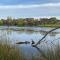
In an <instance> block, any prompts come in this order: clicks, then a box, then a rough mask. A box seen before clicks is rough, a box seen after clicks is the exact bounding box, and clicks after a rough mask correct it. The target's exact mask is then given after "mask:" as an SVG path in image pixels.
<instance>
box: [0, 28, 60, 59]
mask: <svg viewBox="0 0 60 60" xmlns="http://www.w3.org/2000/svg"><path fill="white" fill-rule="evenodd" d="M6 28H7V29H6ZM51 29H53V28H44V27H43V28H42V27H41V28H40V27H9V28H8V27H0V41H1V42H2V41H4V42H5V41H6V40H7V41H6V43H8V42H10V44H15V43H16V42H20V41H21V42H24V41H29V42H31V41H32V40H34V41H35V43H37V42H38V41H39V40H40V39H41V38H42V37H43V36H44V35H45V34H46V33H47V32H48V31H49V30H51ZM58 38H59V39H60V29H57V30H55V31H53V32H51V33H50V34H48V35H47V36H46V38H45V39H44V41H43V42H42V43H41V44H40V45H39V47H40V48H41V49H43V48H46V46H50V45H52V41H54V42H53V44H56V43H57V42H58V40H59V39H58ZM15 45H16V44H15ZM16 46H17V47H19V48H20V49H22V51H23V52H24V54H25V56H28V58H27V60H29V59H31V58H32V56H31V55H36V52H37V54H38V51H37V50H36V49H35V48H33V47H31V45H16ZM42 46H43V47H42ZM28 54H29V55H28Z"/></svg>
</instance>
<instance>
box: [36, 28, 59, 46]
mask: <svg viewBox="0 0 60 60" xmlns="http://www.w3.org/2000/svg"><path fill="white" fill-rule="evenodd" d="M59 28H60V27H57V28H54V29H52V30H50V31H49V32H47V33H46V34H45V35H44V36H43V37H42V38H41V39H40V40H39V41H38V42H37V43H36V44H35V46H37V45H38V44H40V43H41V41H42V40H43V39H44V38H45V37H46V36H47V35H48V34H49V33H50V32H52V31H54V30H56V29H59Z"/></svg>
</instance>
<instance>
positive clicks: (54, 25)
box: [38, 24, 60, 28]
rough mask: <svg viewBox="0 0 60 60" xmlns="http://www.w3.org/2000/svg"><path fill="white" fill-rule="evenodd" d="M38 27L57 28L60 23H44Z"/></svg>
mask: <svg viewBox="0 0 60 60" xmlns="http://www.w3.org/2000/svg"><path fill="white" fill-rule="evenodd" d="M38 27H51V28H55V27H60V25H58V24H43V25H39V26H38Z"/></svg>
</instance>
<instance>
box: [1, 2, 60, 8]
mask: <svg viewBox="0 0 60 60" xmlns="http://www.w3.org/2000/svg"><path fill="white" fill-rule="evenodd" d="M37 7H60V2H59V3H46V4H35V5H0V9H8V8H10V9H14V8H37Z"/></svg>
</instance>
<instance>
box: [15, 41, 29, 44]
mask: <svg viewBox="0 0 60 60" xmlns="http://www.w3.org/2000/svg"><path fill="white" fill-rule="evenodd" d="M16 44H30V42H28V41H25V42H17V43H16Z"/></svg>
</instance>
